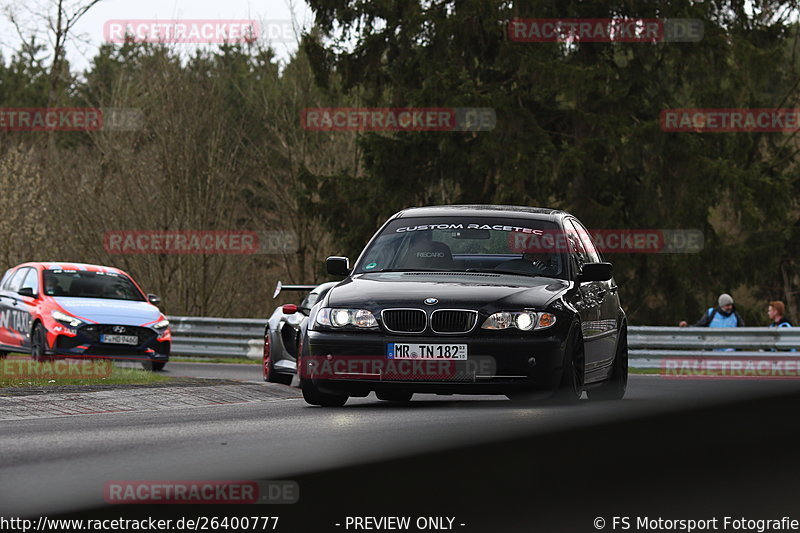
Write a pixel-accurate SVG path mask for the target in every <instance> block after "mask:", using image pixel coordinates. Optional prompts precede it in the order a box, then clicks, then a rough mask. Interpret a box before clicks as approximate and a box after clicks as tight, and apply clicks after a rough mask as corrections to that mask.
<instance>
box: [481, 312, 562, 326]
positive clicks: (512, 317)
mask: <svg viewBox="0 0 800 533" xmlns="http://www.w3.org/2000/svg"><path fill="white" fill-rule="evenodd" d="M555 323H556V317H555V315H553V314H552V313H536V312H534V311H518V312H510V311H501V312H499V313H494V314H492V315H489V317H488V318H487V319H486V320H484V322H483V325H482V326H481V328H483V329H508V328H512V327H513V328H517V329H519V330H522V331H531V330H535V329H544V328H549V327H550V326H552V325H553V324H555Z"/></svg>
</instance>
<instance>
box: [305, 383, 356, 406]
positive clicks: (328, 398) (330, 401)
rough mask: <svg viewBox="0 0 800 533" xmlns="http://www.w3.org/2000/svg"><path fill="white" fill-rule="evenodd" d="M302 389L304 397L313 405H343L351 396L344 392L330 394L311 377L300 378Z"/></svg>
mask: <svg viewBox="0 0 800 533" xmlns="http://www.w3.org/2000/svg"><path fill="white" fill-rule="evenodd" d="M300 389H302V391H303V399H304V400H305V401H306V403H308V404H311V405H319V406H321V407H341V406H343V405H344V404H345V403H346V402H347V398H349V396H347V395H345V394H342V395H339V394H328V393H326V392H322V391H320V390H319V389H318V388H317V387H315V386H314V384H313V383H312V382H311V380H310V379H301V380H300Z"/></svg>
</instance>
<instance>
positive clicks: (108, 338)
mask: <svg viewBox="0 0 800 533" xmlns="http://www.w3.org/2000/svg"><path fill="white" fill-rule="evenodd" d="M100 342H102V343H105V344H132V345H134V346H136V345H137V344H139V337H137V336H136V335H100Z"/></svg>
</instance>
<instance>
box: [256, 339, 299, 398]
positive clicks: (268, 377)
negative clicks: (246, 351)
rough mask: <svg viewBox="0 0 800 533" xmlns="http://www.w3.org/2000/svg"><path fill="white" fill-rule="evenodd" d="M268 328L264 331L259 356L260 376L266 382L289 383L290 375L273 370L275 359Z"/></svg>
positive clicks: (290, 381) (290, 380)
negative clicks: (262, 344)
mask: <svg viewBox="0 0 800 533" xmlns="http://www.w3.org/2000/svg"><path fill="white" fill-rule="evenodd" d="M270 335H271V333H270V330H269V329H267V331H266V332H265V333H264V352H263V354H262V356H261V376H262V377H263V379H264V381H266V382H267V383H280V384H282V385H291V383H292V375H291V374H281V373H280V372H275V360H274V359H273V358H272V339H271V337H270Z"/></svg>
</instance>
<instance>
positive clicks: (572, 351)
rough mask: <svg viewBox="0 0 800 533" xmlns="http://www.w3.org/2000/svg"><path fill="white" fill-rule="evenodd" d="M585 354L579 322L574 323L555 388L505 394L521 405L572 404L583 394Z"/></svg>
mask: <svg viewBox="0 0 800 533" xmlns="http://www.w3.org/2000/svg"><path fill="white" fill-rule="evenodd" d="M584 362H585V354H584V349H583V335H582V334H581V328H580V325H579V324H575V326H574V327H573V330H572V332H571V333H570V337H569V340H568V341H567V346H566V349H565V350H564V362H563V365H562V372H561V377H560V379H559V382H558V384H557V385H556V388H555V389H554V390H552V391H550V392H548V391H533V392H514V393H509V394H506V397H507V398H508V399H509V400H511V401H512V402H516V403H520V404H523V405H572V404H575V403H578V401H579V400H580V399H581V394H583V377H584Z"/></svg>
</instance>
